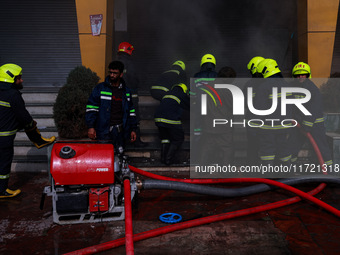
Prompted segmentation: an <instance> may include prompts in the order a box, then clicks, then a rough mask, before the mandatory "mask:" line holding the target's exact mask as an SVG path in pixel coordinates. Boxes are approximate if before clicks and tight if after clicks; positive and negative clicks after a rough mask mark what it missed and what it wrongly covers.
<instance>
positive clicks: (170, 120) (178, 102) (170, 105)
mask: <svg viewBox="0 0 340 255" xmlns="http://www.w3.org/2000/svg"><path fill="white" fill-rule="evenodd" d="M189 108H190V99H189V91H188V88H187V86H186V85H185V84H183V83H181V84H177V85H174V86H173V87H172V89H171V90H170V91H169V92H168V93H167V94H166V95H165V96H164V97H163V98H162V101H161V103H160V105H159V106H158V108H157V110H156V112H155V124H156V126H157V127H158V129H159V137H160V139H161V162H162V163H165V164H166V165H170V164H172V163H173V160H174V156H175V153H176V151H177V150H178V149H179V148H180V146H181V145H182V143H183V141H184V130H183V126H182V121H181V119H182V112H183V109H185V110H189Z"/></svg>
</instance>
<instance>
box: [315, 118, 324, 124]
mask: <svg viewBox="0 0 340 255" xmlns="http://www.w3.org/2000/svg"><path fill="white" fill-rule="evenodd" d="M324 121H325V119H324V118H323V117H322V118H318V119H316V120H315V122H314V123H320V122H324Z"/></svg>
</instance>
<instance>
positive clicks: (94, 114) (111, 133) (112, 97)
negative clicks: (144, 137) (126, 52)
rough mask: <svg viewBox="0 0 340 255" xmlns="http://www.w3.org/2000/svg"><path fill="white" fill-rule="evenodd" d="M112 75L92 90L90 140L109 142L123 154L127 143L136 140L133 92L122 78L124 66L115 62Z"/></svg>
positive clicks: (88, 117) (88, 109)
mask: <svg viewBox="0 0 340 255" xmlns="http://www.w3.org/2000/svg"><path fill="white" fill-rule="evenodd" d="M108 69H109V75H108V76H107V77H106V78H105V81H104V82H102V83H99V84H98V85H97V86H96V87H95V88H94V89H93V90H92V93H91V95H90V97H89V100H88V103H87V105H86V115H85V120H86V124H87V127H88V137H89V138H90V139H93V140H95V139H97V140H109V141H111V142H112V143H113V145H114V146H115V150H116V152H120V153H121V152H123V150H124V146H125V141H126V140H130V141H131V142H134V141H136V128H137V120H136V112H135V109H134V107H133V104H132V99H131V91H130V89H129V88H128V87H127V86H126V85H125V81H124V79H123V70H124V64H123V63H122V62H120V61H112V62H111V63H110V64H109V66H108Z"/></svg>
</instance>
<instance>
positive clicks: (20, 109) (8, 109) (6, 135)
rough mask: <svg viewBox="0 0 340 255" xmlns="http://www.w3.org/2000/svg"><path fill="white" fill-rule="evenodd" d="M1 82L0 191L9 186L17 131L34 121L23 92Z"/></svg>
mask: <svg viewBox="0 0 340 255" xmlns="http://www.w3.org/2000/svg"><path fill="white" fill-rule="evenodd" d="M11 85H12V84H10V83H6V82H0V192H3V191H5V190H6V189H7V187H8V180H9V174H10V171H11V164H12V160H13V155H14V138H15V135H16V132H17V131H18V130H20V129H22V128H24V127H25V126H28V125H30V124H31V123H32V122H33V119H32V116H31V115H30V114H29V112H28V111H27V110H26V108H25V102H24V100H23V98H22V96H21V92H20V91H19V90H17V89H14V88H12V86H11Z"/></svg>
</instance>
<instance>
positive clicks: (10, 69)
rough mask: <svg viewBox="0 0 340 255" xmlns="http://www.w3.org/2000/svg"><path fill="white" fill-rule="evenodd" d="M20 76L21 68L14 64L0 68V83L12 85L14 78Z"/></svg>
mask: <svg viewBox="0 0 340 255" xmlns="http://www.w3.org/2000/svg"><path fill="white" fill-rule="evenodd" d="M19 75H22V68H21V67H20V66H18V65H15V64H5V65H2V66H0V81H3V82H8V83H14V82H15V77H16V76H19Z"/></svg>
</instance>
